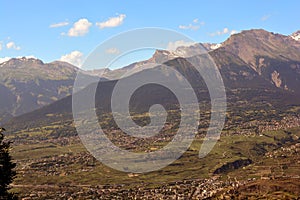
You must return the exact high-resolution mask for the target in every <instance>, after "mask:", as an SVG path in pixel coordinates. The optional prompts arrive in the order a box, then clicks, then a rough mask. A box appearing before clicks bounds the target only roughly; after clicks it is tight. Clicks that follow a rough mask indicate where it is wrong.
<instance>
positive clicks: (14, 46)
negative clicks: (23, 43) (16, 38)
mask: <svg viewBox="0 0 300 200" xmlns="http://www.w3.org/2000/svg"><path fill="white" fill-rule="evenodd" d="M6 48H7V49H14V50H17V51H18V50H21V47H19V46H17V45H16V44H15V43H14V42H8V43H7V44H6Z"/></svg>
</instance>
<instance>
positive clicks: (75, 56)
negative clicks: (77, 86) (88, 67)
mask: <svg viewBox="0 0 300 200" xmlns="http://www.w3.org/2000/svg"><path fill="white" fill-rule="evenodd" d="M83 59H84V57H83V53H81V52H80V51H72V52H71V53H69V54H66V55H63V56H61V58H60V61H64V62H68V63H71V64H72V65H75V66H77V67H81V65H82V62H83Z"/></svg>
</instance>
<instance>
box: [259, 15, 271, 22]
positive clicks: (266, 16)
mask: <svg viewBox="0 0 300 200" xmlns="http://www.w3.org/2000/svg"><path fill="white" fill-rule="evenodd" d="M270 17H271V15H264V16H262V18H261V21H266V20H268V19H269V18H270Z"/></svg>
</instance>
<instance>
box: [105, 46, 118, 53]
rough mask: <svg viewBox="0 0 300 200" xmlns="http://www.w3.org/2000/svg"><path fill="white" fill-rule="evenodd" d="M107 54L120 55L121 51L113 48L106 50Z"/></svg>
mask: <svg viewBox="0 0 300 200" xmlns="http://www.w3.org/2000/svg"><path fill="white" fill-rule="evenodd" d="M105 52H106V53H108V54H119V53H120V50H119V49H117V48H114V47H112V48H109V49H106V51H105Z"/></svg>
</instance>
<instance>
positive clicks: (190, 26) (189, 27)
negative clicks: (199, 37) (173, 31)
mask: <svg viewBox="0 0 300 200" xmlns="http://www.w3.org/2000/svg"><path fill="white" fill-rule="evenodd" d="M178 28H180V29H183V30H193V31H195V30H198V29H199V28H200V26H198V25H192V24H189V25H186V26H185V25H179V27H178Z"/></svg>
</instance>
